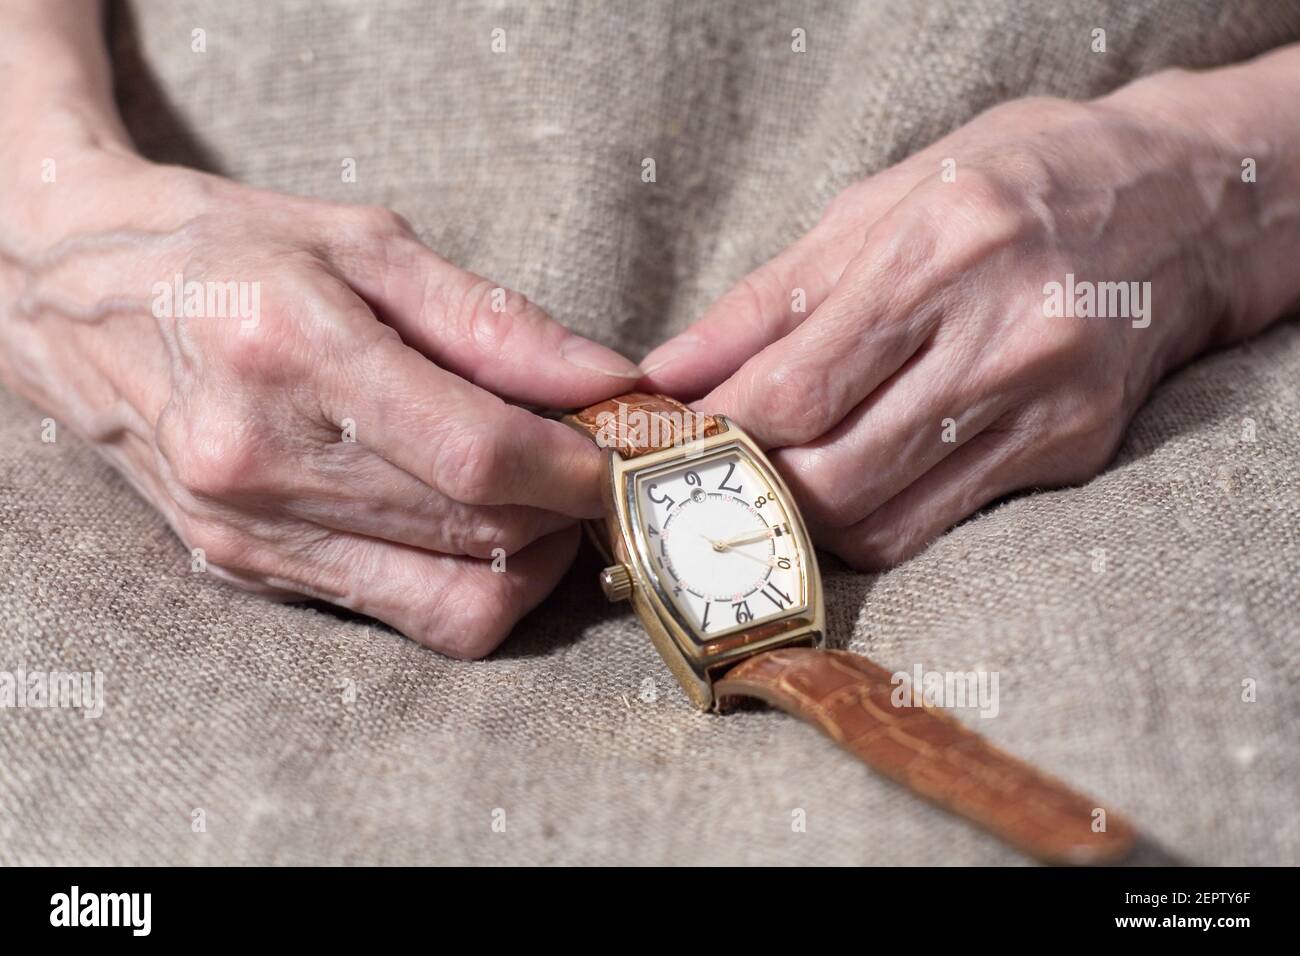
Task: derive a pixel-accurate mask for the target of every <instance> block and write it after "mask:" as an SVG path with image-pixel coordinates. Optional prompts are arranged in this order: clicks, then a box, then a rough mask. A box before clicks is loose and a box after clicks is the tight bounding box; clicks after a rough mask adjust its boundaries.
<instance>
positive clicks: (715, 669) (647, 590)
mask: <svg viewBox="0 0 1300 956" xmlns="http://www.w3.org/2000/svg"><path fill="white" fill-rule="evenodd" d="M719 421H720V423H721V425H722V427H721V428H720V429H719V431H718V433H717V434H716V435H711V436H709V437H708V438H703V439H700V440H698V441H694V442H691V443H689V444H686V445H681V446H677V447H673V448H666V449H664V450H663V451H658V452H653V453H650V454H647V455H642V456H640V457H637V458H624V457H623V456H622V455H620V454H618V452H617V451H614V450H612V449H611V450H610V452H609V469H608V471H607V473H606V474H607V482H606V487H605V509H606V510H605V514H606V517H605V519H604V521H603V522H598V523H597V527H596V528H593V527H592V526H591V525H590V524H589V525H588V529H589V531H592V532H593V534H592V537H593V538H594V539H595V540H596V543H597V545H598V546H599V547H600V550H601V552H602V553H603V554H604V555H605V557H606V559H607V560H609V561H611V562H612V563H611V566H610V567H607V568H605V569H604V570H603V571H602V572H601V577H600V584H601V588H602V589H603V590H604V592H605V595H606V596H607V597H608V598H609V599H610V600H611V601H615V600H622V599H624V598H627V599H629V600H630V601H631V602H632V608H633V610H635V611H636V614H637V616H638V617H639V618H640V619H641V623H642V624H644V625H645V628H646V630H647V631H648V632H649V633H650V639H651V640H652V641H653V642H654V645H655V647H656V648H658V650H659V653H660V655H661V656H662V657H663V659H664V662H665V663H666V664H667V665H668V669H669V670H670V671H672V673H673V676H674V677H676V678H677V680H678V682H679V683H681V685H682V688H683V689H684V690H685V691H686V694H687V696H688V697H689V698H690V700H691V702H692V703H693V704H695V706H696V707H699V708H700V709H701V710H707V709H709V708H710V707H713V706H714V705H715V700H714V696H713V681H714V679H715V678H716V677H717V676H718V675H719V674H720V673H722V672H723V671H725V670H727V669H728V668H730V667H732V666H734V665H735V664H738V663H739V662H740V661H742V660H744V659H745V658H747V657H751V656H753V655H754V654H758V653H760V652H762V651H769V650H773V649H774V648H777V647H790V646H809V645H813V646H816V645H820V644H821V640H822V634H823V630H824V629H823V621H824V618H825V606H824V602H823V599H822V587H821V576H820V573H819V571H818V568H817V555H816V552H814V551H813V548H812V541H811V539H810V538H809V537H808V531H807V529H806V528H805V527H804V522H803V516H802V515H801V514H800V513H799V508H798V506H797V505H796V504H795V501H794V497H793V496H792V495H791V494H790V489H789V488H787V487H786V484H785V482H784V481H782V480H781V476H780V475H779V474H777V472H776V469H775V468H773V467H772V465H771V463H770V462H769V461H768V460H767V456H765V455H764V454H763V452H762V450H760V449H759V447H758V446H757V445H756V444H755V443H754V441H753V439H751V438H750V437H749V436H748V435H746V434H745V432H744V430H743V429H741V428H740V427H739V426H737V425H736V424H735V423H734V422H732V421H730V420H728V419H726V418H724V417H722V416H719ZM731 449H734V450H735V451H736V452H738V453H739V454H741V455H743V456H745V457H746V458H748V459H749V460H750V462H751V463H752V465H753V467H754V468H755V469H756V470H757V471H758V472H759V473H761V474H762V475H763V477H764V478H765V479H766V480H767V481H768V483H769V485H770V487H771V488H773V489H775V491H776V492H777V494H779V495H780V496H781V504H782V506H783V507H784V508H785V512H786V514H787V515H788V516H789V519H790V523H791V524H792V525H793V531H794V534H795V537H796V540H797V541H798V547H799V554H800V558H801V560H800V569H801V571H802V574H803V584H804V595H805V597H806V604H805V605H804V606H803V607H798V608H792V609H791V610H790V612H789V613H788V614H786V615H783V616H781V617H778V618H769V619H767V620H764V621H761V622H759V623H757V624H754V625H751V626H748V627H746V626H744V625H737V626H736V627H733V628H731V629H729V630H727V631H724V632H721V633H718V634H712V635H706V636H705V637H704V638H703V639H701V638H698V637H696V636H695V632H694V629H693V628H692V627H691V625H690V624H689V623H687V622H686V621H685V620H683V619H682V617H681V616H680V615H679V613H678V611H677V608H676V605H675V604H674V602H673V601H672V599H671V598H669V597H668V595H667V594H666V593H665V591H664V588H663V585H662V583H661V582H660V580H659V577H658V575H657V574H656V573H655V570H654V568H653V567H652V566H651V565H650V564H649V563H648V562H647V561H646V560H645V558H644V556H645V555H646V554H648V553H649V551H648V549H647V547H646V546H645V542H644V540H643V539H642V537H641V535H642V531H641V524H640V522H639V521H638V520H637V513H636V512H637V502H636V498H635V488H636V482H635V478H636V476H637V475H638V474H641V473H644V472H648V471H654V470H658V469H660V468H663V467H665V466H674V465H680V464H681V463H682V462H685V461H690V460H694V459H697V458H703V457H705V456H709V455H713V454H715V453H720V452H724V451H728V450H731ZM597 529H599V530H597Z"/></svg>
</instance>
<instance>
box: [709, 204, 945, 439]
mask: <svg viewBox="0 0 1300 956" xmlns="http://www.w3.org/2000/svg"><path fill="white" fill-rule="evenodd" d="M918 220H919V217H916V216H912V215H911V214H906V213H905V214H903V215H901V216H898V215H895V214H893V213H891V214H889V215H886V216H885V217H884V218H883V219H881V220H880V221H879V222H878V223H877V224H876V227H875V228H874V229H873V230H872V233H871V235H870V236H869V237H868V239H867V242H866V244H865V245H864V247H863V249H862V251H861V252H860V253H859V254H858V255H857V256H856V257H855V258H854V260H853V262H851V263H850V264H849V266H848V268H847V269H845V271H844V275H843V276H841V278H840V281H839V283H838V284H837V285H836V286H835V288H834V289H833V290H832V291H831V293H830V295H829V296H827V298H826V301H825V302H823V303H822V304H821V306H820V307H819V308H818V309H817V310H816V311H815V312H814V313H813V314H812V315H811V316H810V317H809V318H808V320H807V321H806V322H804V323H802V324H801V325H799V326H798V327H797V328H795V329H794V330H793V331H792V332H791V333H790V334H789V335H787V336H786V337H785V338H783V339H781V340H780V341H778V342H774V343H773V344H771V345H769V346H768V347H767V348H765V349H764V350H763V351H761V352H759V353H758V354H757V355H755V356H754V357H753V358H751V359H750V360H749V361H747V362H746V363H745V364H744V365H743V366H742V367H741V368H740V370H739V371H738V372H736V374H735V375H733V376H731V377H730V378H728V379H727V380H726V381H725V382H723V383H722V384H721V385H719V386H718V387H717V388H715V389H714V390H713V391H712V392H710V393H709V394H708V395H707V396H705V397H704V398H703V399H701V400H700V401H699V402H698V403H697V405H698V408H699V409H700V410H702V411H707V412H710V413H722V414H725V415H729V416H731V417H732V418H734V419H735V420H736V421H737V422H739V423H740V425H741V426H742V427H744V428H745V429H746V430H748V431H749V432H750V434H752V435H753V436H754V437H755V438H756V439H757V440H758V442H759V443H760V444H762V445H765V446H767V447H778V448H779V447H784V446H789V445H802V444H805V443H806V442H809V441H812V440H813V439H814V438H817V437H818V436H820V435H822V434H824V433H825V432H827V431H828V430H830V429H831V428H832V427H833V426H834V425H835V424H836V423H838V422H839V421H841V420H842V419H843V418H844V416H845V415H847V414H848V412H849V411H850V410H851V409H852V408H854V407H855V406H856V405H857V404H858V403H859V402H861V401H862V400H863V399H864V398H866V396H867V395H869V394H870V393H871V392H872V391H874V390H875V389H876V388H877V387H878V386H879V385H880V384H881V383H883V382H884V381H886V380H887V379H888V378H889V377H890V376H892V375H893V374H894V373H895V372H897V371H898V370H899V369H900V368H901V367H902V366H903V364H904V363H905V362H907V361H908V359H910V358H911V357H912V356H913V355H914V354H915V353H916V352H917V351H918V350H920V349H921V348H922V347H923V346H924V345H925V343H926V342H927V341H928V340H929V338H930V337H931V336H932V335H933V334H934V331H935V329H936V328H937V327H938V324H939V320H940V318H941V317H942V314H943V307H944V296H943V294H942V292H941V288H942V287H940V291H936V289H935V287H934V285H933V283H932V282H931V277H930V276H929V275H928V270H927V266H926V261H927V256H928V251H929V249H930V247H931V246H932V244H933V238H932V236H933V226H932V225H931V224H929V223H926V222H921V221H918Z"/></svg>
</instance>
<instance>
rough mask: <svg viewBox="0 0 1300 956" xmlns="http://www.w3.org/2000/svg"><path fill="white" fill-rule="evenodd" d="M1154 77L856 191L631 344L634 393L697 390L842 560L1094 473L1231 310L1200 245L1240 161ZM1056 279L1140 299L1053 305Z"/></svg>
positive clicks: (986, 117) (1017, 116) (985, 130)
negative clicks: (649, 339)
mask: <svg viewBox="0 0 1300 956" xmlns="http://www.w3.org/2000/svg"><path fill="white" fill-rule="evenodd" d="M1162 82H1172V80H1170V79H1168V78H1167V77H1165V76H1164V75H1158V76H1157V77H1156V78H1153V79H1152V80H1149V81H1147V85H1146V86H1145V87H1143V88H1141V89H1139V90H1138V96H1137V97H1135V98H1134V104H1135V108H1133V109H1129V108H1126V106H1125V103H1124V101H1122V100H1121V99H1120V98H1117V97H1112V98H1111V99H1110V100H1101V101H1097V102H1094V103H1087V104H1082V103H1072V102H1067V101H1061V100H1053V99H1030V100H1020V101H1016V102H1012V103H1009V104H1005V105H1003V106H999V107H997V108H995V109H993V110H990V111H989V112H987V113H985V114H983V115H981V116H979V117H977V118H976V119H975V120H974V121H972V122H971V123H970V124H968V125H967V126H965V127H963V128H962V129H960V130H958V131H957V132H956V133H954V134H952V135H951V136H949V137H947V138H945V139H943V140H940V141H939V142H938V143H936V144H935V145H933V146H931V147H930V148H928V149H926V150H924V151H923V152H921V153H918V154H917V155H915V156H913V157H912V158H910V159H908V160H907V161H905V162H903V163H901V164H900V165H898V166H895V167H893V168H891V169H889V170H887V171H885V172H883V173H881V174H879V175H877V176H873V177H871V178H870V179H867V180H866V181H864V182H861V183H858V184H857V185H854V186H852V187H850V188H849V189H847V190H845V191H844V192H843V193H841V194H840V195H839V196H837V197H836V198H835V199H834V200H833V201H832V202H831V204H830V207H829V209H828V210H827V212H826V214H825V216H824V217H823V218H822V220H821V222H820V223H819V224H818V225H817V226H816V227H815V228H814V229H813V230H812V231H811V232H810V233H808V234H807V235H806V236H804V237H803V238H802V239H800V240H799V241H798V242H796V243H795V244H794V245H793V246H791V247H790V248H789V249H787V250H785V251H784V252H782V253H781V254H780V255H778V256H777V257H776V258H775V259H773V260H772V261H770V262H768V263H767V264H766V265H764V266H762V267H760V268H759V269H758V270H757V271H756V272H754V273H753V274H751V275H749V276H748V277H746V278H745V279H743V280H741V282H740V283H739V285H737V286H736V287H735V288H734V289H732V290H731V291H730V292H728V293H727V294H726V295H725V296H723V297H722V299H721V300H719V301H718V302H717V303H716V304H715V305H714V306H713V307H712V308H711V309H710V310H709V312H708V313H707V314H706V315H705V316H704V317H703V318H702V319H701V320H700V321H699V322H697V323H696V324H695V325H694V326H692V327H691V328H690V329H688V330H687V331H686V332H684V333H683V334H682V335H681V336H679V337H678V338H676V339H673V340H671V341H670V342H668V343H666V344H665V345H663V346H661V347H660V348H658V349H656V350H655V351H654V352H652V353H651V354H650V355H649V356H647V357H646V359H645V360H644V361H643V362H642V367H643V368H645V369H646V370H647V378H646V380H645V381H644V382H643V387H644V388H646V389H652V390H655V391H662V392H666V393H669V394H675V395H679V396H683V397H693V396H698V395H704V396H705V397H704V398H703V399H702V400H700V401H699V402H697V403H696V407H697V408H699V409H700V410H703V411H708V412H711V413H713V412H721V413H723V414H726V415H728V416H731V417H732V418H734V419H735V420H736V421H737V422H738V423H740V424H741V425H742V426H743V427H744V428H746V429H747V430H748V431H749V432H750V433H751V434H752V435H753V436H754V437H755V438H756V439H757V440H758V441H759V442H760V444H762V445H763V446H765V447H767V448H770V449H775V451H774V452H773V454H772V459H773V461H774V462H775V463H776V465H777V467H778V468H779V469H780V470H781V472H782V473H783V475H784V476H785V477H786V479H787V480H788V481H789V483H790V484H791V486H792V488H793V490H794V493H795V495H796V497H797V498H798V499H799V501H800V503H801V504H802V505H803V507H804V510H805V515H806V517H807V518H808V520H809V523H810V525H811V527H812V529H813V532H814V535H815V536H816V537H817V539H818V540H819V543H821V544H822V545H824V546H825V547H827V548H829V549H830V550H832V551H834V552H835V553H837V554H839V555H840V556H841V557H843V558H844V559H845V560H847V561H848V562H849V563H850V564H853V565H855V566H858V567H864V568H879V567H886V566H889V565H892V564H895V563H897V562H899V561H902V560H903V559H905V558H907V557H910V556H911V555H913V554H915V553H916V552H918V551H919V550H921V549H922V548H923V547H924V546H925V545H926V544H927V543H928V542H929V541H930V540H931V539H933V538H934V537H935V536H936V535H938V534H940V533H941V532H943V531H944V530H945V529H947V528H948V527H950V526H951V525H953V524H954V523H956V522H958V521H960V520H961V519H963V518H965V517H966V516H967V515H969V514H971V513H972V512H973V511H975V510H976V509H978V508H980V507H981V506H982V505H984V504H986V503H988V502H989V501H992V500H994V499H996V498H998V497H1000V496H1002V495H1005V494H1007V493H1009V492H1012V491H1016V490H1018V489H1023V488H1028V487H1033V486H1059V485H1066V484H1072V483H1076V482H1081V481H1084V480H1086V479H1088V478H1090V477H1092V476H1093V475H1094V474H1095V473H1096V472H1097V471H1099V470H1100V469H1101V468H1102V467H1103V466H1104V465H1105V464H1106V463H1107V462H1108V461H1109V460H1110V458H1111V457H1112V455H1113V454H1114V452H1115V450H1116V448H1117V446H1118V443H1119V441H1120V439H1121V437H1122V435H1123V433H1124V430H1125V427H1126V426H1127V424H1128V422H1129V419H1130V418H1131V417H1132V416H1133V414H1134V413H1135V411H1136V410H1137V408H1138V407H1139V406H1140V405H1141V403H1142V402H1143V400H1144V399H1145V398H1146V396H1147V395H1148V393H1149V392H1150V391H1151V389H1152V387H1153V386H1154V384H1155V383H1156V382H1157V381H1158V380H1159V379H1160V377H1161V376H1162V375H1163V374H1164V373H1165V372H1166V371H1167V370H1169V369H1170V368H1171V367H1172V366H1174V365H1176V364H1178V363H1181V362H1185V361H1187V360H1188V359H1190V358H1191V357H1192V356H1194V355H1195V354H1196V352H1198V351H1200V350H1201V349H1203V348H1204V347H1205V346H1206V344H1207V343H1208V342H1209V341H1210V339H1211V337H1212V336H1213V334H1214V331H1215V325H1216V322H1217V321H1218V320H1219V318H1220V316H1221V315H1223V314H1225V313H1227V312H1229V311H1232V309H1233V308H1234V307H1233V305H1232V304H1233V303H1234V302H1239V301H1240V300H1239V299H1237V298H1236V297H1235V296H1236V292H1237V290H1236V289H1235V288H1231V287H1230V280H1233V281H1235V279H1236V276H1235V274H1234V270H1233V269H1231V268H1226V267H1225V260H1226V257H1217V256H1216V255H1215V252H1216V250H1217V247H1216V246H1215V245H1214V243H1215V241H1216V230H1221V231H1222V230H1223V222H1222V221H1221V220H1220V218H1219V217H1220V216H1221V215H1223V214H1224V210H1232V209H1236V207H1238V206H1239V205H1240V204H1241V203H1242V202H1244V201H1245V200H1243V199H1241V198H1240V195H1241V194H1240V193H1239V192H1234V190H1237V191H1240V190H1242V189H1245V188H1248V187H1246V186H1244V185H1243V184H1242V183H1241V182H1240V176H1239V173H1240V167H1239V162H1240V160H1239V159H1238V158H1235V157H1233V156H1229V155H1220V152H1221V151H1220V150H1219V148H1218V147H1216V146H1215V145H1214V144H1213V142H1212V138H1211V136H1210V134H1209V133H1208V132H1204V131H1201V130H1199V129H1196V128H1194V127H1192V126H1191V125H1189V124H1188V123H1186V122H1182V123H1176V122H1174V121H1173V120H1172V119H1171V118H1165V119H1164V120H1163V121H1162V120H1161V116H1160V113H1159V110H1158V109H1156V108H1154V107H1153V104H1158V103H1159V99H1160V97H1159V92H1160V90H1159V86H1158V84H1159V83H1162ZM1153 84H1155V85H1153ZM1138 86H1140V84H1135V85H1134V87H1133V88H1131V89H1137V88H1138ZM1137 106H1140V107H1141V108H1137ZM945 170H948V172H949V175H948V176H945V175H944V172H945ZM953 174H955V175H953ZM1067 274H1072V275H1073V279H1074V282H1075V285H1076V286H1079V285H1080V284H1083V283H1094V284H1098V285H1100V284H1101V283H1124V284H1130V285H1131V284H1132V283H1137V284H1138V285H1137V286H1136V287H1134V288H1135V289H1136V290H1137V291H1139V292H1140V295H1141V298H1138V299H1132V300H1130V302H1129V306H1128V309H1127V311H1126V312H1125V314H1123V315H1119V316H1113V317H1108V318H1078V317H1063V316H1061V315H1060V314H1059V312H1058V313H1056V315H1055V317H1049V315H1048V314H1047V313H1045V303H1047V302H1048V296H1047V294H1046V291H1047V288H1048V284H1049V283H1060V284H1061V285H1062V286H1063V287H1064V286H1066V284H1067V281H1069V280H1067ZM1147 282H1149V283H1150V285H1149V286H1143V285H1141V283H1147ZM1104 288H1105V287H1103V289H1104ZM796 290H802V291H803V294H804V295H805V296H806V310H805V311H803V312H796V311H794V310H793V308H792V305H794V304H796V302H795V300H796V297H797V295H798V294H799V293H798V292H797V291H796ZM1104 297H1105V293H1104V291H1103V298H1104ZM1067 315H1068V313H1067ZM706 393H707V394H706Z"/></svg>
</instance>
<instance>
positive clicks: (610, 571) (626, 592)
mask: <svg viewBox="0 0 1300 956" xmlns="http://www.w3.org/2000/svg"><path fill="white" fill-rule="evenodd" d="M600 589H601V590H602V591H604V592H605V597H607V598H609V600H611V601H626V600H627V599H628V598H629V597H630V596H631V595H632V572H631V571H629V570H628V567H627V565H626V564H613V565H610V566H609V567H607V568H606V569H605V570H603V571H601V572H600Z"/></svg>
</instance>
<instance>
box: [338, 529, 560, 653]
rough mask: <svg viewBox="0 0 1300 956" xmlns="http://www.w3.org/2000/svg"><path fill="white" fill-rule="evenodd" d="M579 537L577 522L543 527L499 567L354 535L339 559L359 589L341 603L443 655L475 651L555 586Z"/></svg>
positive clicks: (486, 647) (498, 637) (493, 643)
mask: <svg viewBox="0 0 1300 956" xmlns="http://www.w3.org/2000/svg"><path fill="white" fill-rule="evenodd" d="M579 539H580V534H579V531H578V528H577V526H573V527H570V528H567V529H565V530H563V531H559V532H556V533H555V534H552V535H548V536H547V537H545V538H541V539H539V540H538V541H535V542H533V543H532V544H530V545H529V546H528V547H526V548H524V549H523V550H522V551H520V552H519V553H518V554H515V555H511V556H510V557H509V558H507V559H505V562H504V565H503V566H500V567H501V568H502V569H501V570H493V563H492V562H490V561H477V560H474V559H473V558H463V557H452V556H449V555H438V554H431V553H429V552H425V551H418V550H415V549H408V548H402V547H400V546H398V545H389V544H385V543H383V542H376V541H374V540H373V539H355V540H354V545H353V547H352V549H350V551H349V553H348V554H347V560H348V561H349V563H351V564H353V565H354V566H355V567H356V568H357V569H358V571H359V572H360V573H359V574H357V575H356V577H355V581H356V582H358V583H360V584H362V585H364V589H360V588H359V589H357V591H356V592H354V595H349V600H350V603H348V604H347V605H346V606H347V607H350V608H352V610H355V611H359V612H360V613H362V614H368V615H370V616H371V617H375V618H378V619H379V620H381V621H383V622H384V623H386V624H390V625H392V626H393V627H395V628H396V629H397V630H399V631H401V632H402V633H403V634H405V635H406V636H407V637H409V638H411V639H412V640H414V641H417V642H419V643H420V644H423V645H424V646H426V647H430V648H433V649H434V650H435V651H439V652H440V653H443V654H446V655H448V656H449V657H458V658H462V659H467V660H468V659H474V658H479V657H483V656H484V655H486V654H489V653H491V652H492V651H493V650H495V649H496V648H497V646H498V645H500V643H501V642H502V641H504V640H505V639H506V637H507V636H509V634H510V631H511V630H512V629H513V628H514V626H515V624H516V623H518V621H519V619H520V618H521V617H523V616H524V615H525V614H527V613H528V612H529V611H531V610H532V609H533V608H535V607H536V606H537V605H538V604H540V603H541V602H542V599H543V598H545V597H546V595H548V594H550V593H551V591H552V590H554V589H555V586H556V585H557V584H558V583H559V582H560V579H561V578H562V577H564V574H565V572H566V571H567V570H568V568H569V565H570V564H572V562H573V558H574V555H576V554H577V552H578V542H579ZM372 582H373V586H372Z"/></svg>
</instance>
